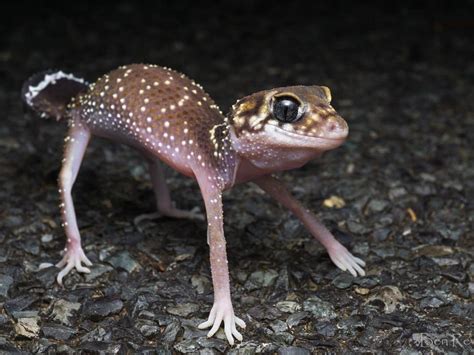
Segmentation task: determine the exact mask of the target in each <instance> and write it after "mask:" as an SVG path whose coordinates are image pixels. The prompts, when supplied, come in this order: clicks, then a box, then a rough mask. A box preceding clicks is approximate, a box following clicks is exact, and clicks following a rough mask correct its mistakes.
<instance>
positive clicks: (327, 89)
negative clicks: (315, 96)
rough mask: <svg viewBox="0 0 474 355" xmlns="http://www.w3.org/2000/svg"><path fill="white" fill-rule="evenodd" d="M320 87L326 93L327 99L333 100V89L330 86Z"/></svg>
mask: <svg viewBox="0 0 474 355" xmlns="http://www.w3.org/2000/svg"><path fill="white" fill-rule="evenodd" d="M320 88H321V89H322V90H323V92H324V95H325V96H326V99H327V100H328V102H329V103H330V102H331V100H332V96H331V90H329V88H328V87H327V86H320Z"/></svg>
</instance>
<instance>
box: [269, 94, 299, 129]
mask: <svg viewBox="0 0 474 355" xmlns="http://www.w3.org/2000/svg"><path fill="white" fill-rule="evenodd" d="M300 106H301V104H300V102H299V101H298V100H296V99H295V98H294V97H291V96H280V97H275V100H274V102H273V116H275V118H276V119H277V120H278V121H281V122H286V123H291V122H295V121H297V120H299V119H300V118H301V116H302V112H301V111H300Z"/></svg>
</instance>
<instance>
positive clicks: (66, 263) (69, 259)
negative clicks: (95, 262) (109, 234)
mask: <svg viewBox="0 0 474 355" xmlns="http://www.w3.org/2000/svg"><path fill="white" fill-rule="evenodd" d="M82 263H84V264H85V265H87V266H91V265H92V262H91V261H90V260H89V259H88V258H87V256H86V254H84V251H83V250H82V248H81V247H79V248H69V249H68V251H66V254H64V256H63V258H62V260H61V261H60V262H59V263H57V264H56V267H58V268H63V269H62V270H61V271H60V272H59V273H58V276H57V277H56V281H57V282H58V284H59V285H60V286H63V278H64V276H66V275H67V274H69V272H70V271H71V270H72V269H74V268H75V269H76V270H77V272H82V273H85V274H88V273H90V272H91V271H90V269H89V268H87V267H85V266H83V265H82Z"/></svg>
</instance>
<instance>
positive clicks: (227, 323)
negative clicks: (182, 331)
mask: <svg viewBox="0 0 474 355" xmlns="http://www.w3.org/2000/svg"><path fill="white" fill-rule="evenodd" d="M222 321H224V333H225V336H226V338H227V340H228V341H229V344H230V345H234V337H235V338H236V339H237V340H239V341H242V334H240V333H239V331H238V330H237V327H236V324H237V325H238V326H239V327H241V328H242V329H244V328H245V322H244V321H243V320H242V319H240V318H239V317H237V316H236V315H235V314H234V309H233V308H232V303H231V301H230V300H226V301H224V302H215V303H214V305H213V306H212V309H211V312H210V313H209V318H208V320H207V321H205V322H204V323H201V324H199V325H198V328H199V329H206V328H209V327H211V326H212V328H211V330H210V331H209V333H207V337H208V338H210V337H212V336H213V335H214V334H215V333H216V332H217V331H218V330H219V327H220V325H221V323H222Z"/></svg>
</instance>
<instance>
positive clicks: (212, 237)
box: [198, 175, 245, 345]
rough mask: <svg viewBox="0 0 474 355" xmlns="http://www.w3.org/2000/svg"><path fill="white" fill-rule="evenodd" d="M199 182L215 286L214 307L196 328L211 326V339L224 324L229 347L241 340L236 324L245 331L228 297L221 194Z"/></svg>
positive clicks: (228, 285)
mask: <svg viewBox="0 0 474 355" xmlns="http://www.w3.org/2000/svg"><path fill="white" fill-rule="evenodd" d="M206 178H207V175H206ZM198 182H199V186H200V188H201V192H202V196H203V198H204V202H205V205H206V214H207V222H208V231H207V237H208V244H209V250H210V263H211V274H212V285H213V287H214V304H213V306H212V309H211V312H210V314H209V318H208V320H207V321H206V322H204V323H201V324H200V325H199V326H198V327H199V329H205V328H209V327H211V330H210V331H209V333H208V334H207V336H208V337H212V336H213V335H214V334H215V333H216V332H217V330H218V329H219V327H220V325H221V323H222V321H224V332H225V335H226V338H227V340H228V341H229V344H230V345H233V344H234V337H235V338H236V339H237V340H240V341H241V340H242V335H241V334H240V333H239V331H238V330H237V327H236V325H238V326H239V327H241V328H245V322H244V321H243V320H242V319H240V318H239V317H237V316H236V315H235V314H234V308H233V306H232V301H231V297H230V282H229V270H228V266H227V253H226V241H225V238H224V228H223V211H222V191H221V190H220V189H218V188H216V187H215V186H214V185H213V183H212V182H210V181H207V180H206V179H203V181H201V180H199V179H198Z"/></svg>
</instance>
